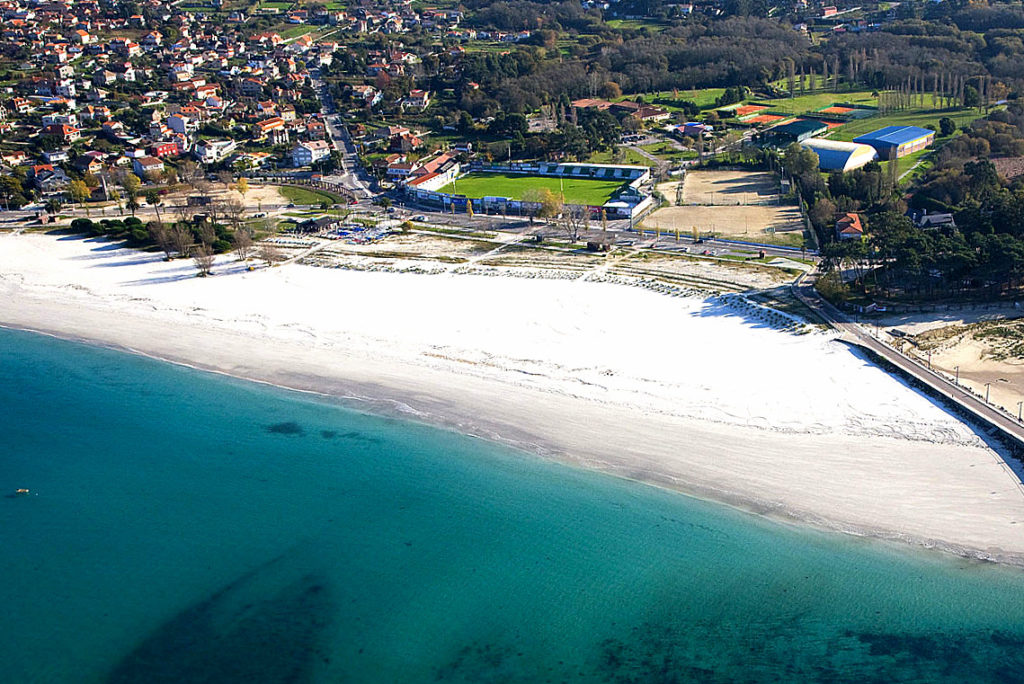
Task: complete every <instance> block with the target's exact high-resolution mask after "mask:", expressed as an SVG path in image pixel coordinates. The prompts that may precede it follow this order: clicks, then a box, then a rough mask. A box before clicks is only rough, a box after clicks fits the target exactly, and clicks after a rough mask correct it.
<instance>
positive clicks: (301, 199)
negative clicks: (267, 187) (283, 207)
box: [277, 185, 342, 204]
mask: <svg viewBox="0 0 1024 684" xmlns="http://www.w3.org/2000/svg"><path fill="white" fill-rule="evenodd" d="M277 192H278V193H279V194H280V195H281V196H282V197H284V198H285V199H286V200H288V201H289V202H294V203H295V204H320V203H321V202H328V203H330V204H337V203H338V202H341V201H342V198H341V197H340V196H338V195H335V194H334V193H331V192H324V191H323V190H311V189H308V188H298V187H295V186H292V185H280V186H278V188H277Z"/></svg>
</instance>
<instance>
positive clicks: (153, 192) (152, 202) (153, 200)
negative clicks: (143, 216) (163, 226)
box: [146, 188, 163, 223]
mask: <svg viewBox="0 0 1024 684" xmlns="http://www.w3.org/2000/svg"><path fill="white" fill-rule="evenodd" d="M162 203H163V200H162V199H160V192H159V191H157V189H156V188H151V189H149V190H147V191H146V204H148V205H149V206H151V207H153V209H155V210H156V220H157V223H160V222H161V219H160V205H161V204H162Z"/></svg>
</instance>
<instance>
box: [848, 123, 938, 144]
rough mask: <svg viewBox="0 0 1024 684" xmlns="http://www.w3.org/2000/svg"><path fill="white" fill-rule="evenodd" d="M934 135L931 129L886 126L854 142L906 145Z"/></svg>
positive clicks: (855, 139)
mask: <svg viewBox="0 0 1024 684" xmlns="http://www.w3.org/2000/svg"><path fill="white" fill-rule="evenodd" d="M934 134H935V131H933V130H931V129H928V128H918V127H917V126H886V127H885V128H879V129H878V130H877V131H872V132H871V133H865V134H864V135H862V136H860V137H857V138H854V139H853V142H855V143H863V144H865V145H903V144H904V143H908V142H913V141H914V140H917V139H919V138H923V137H925V136H926V135H934Z"/></svg>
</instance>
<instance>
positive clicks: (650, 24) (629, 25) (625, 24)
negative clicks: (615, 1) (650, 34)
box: [605, 19, 670, 32]
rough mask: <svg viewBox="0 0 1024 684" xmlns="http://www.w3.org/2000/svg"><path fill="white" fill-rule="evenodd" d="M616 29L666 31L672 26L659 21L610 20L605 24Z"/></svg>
mask: <svg viewBox="0 0 1024 684" xmlns="http://www.w3.org/2000/svg"><path fill="white" fill-rule="evenodd" d="M605 23H606V24H607V25H608V26H611V27H612V28H614V29H641V28H644V27H647V28H648V29H650V30H651V31H654V32H658V31H664V30H665V29H667V28H668V27H669V25H670V24H668V23H664V22H660V21H658V20H657V19H609V20H608V21H606V22H605Z"/></svg>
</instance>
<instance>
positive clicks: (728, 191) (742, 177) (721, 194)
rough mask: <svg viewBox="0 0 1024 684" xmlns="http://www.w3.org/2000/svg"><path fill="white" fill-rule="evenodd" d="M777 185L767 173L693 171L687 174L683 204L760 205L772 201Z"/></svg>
mask: <svg viewBox="0 0 1024 684" xmlns="http://www.w3.org/2000/svg"><path fill="white" fill-rule="evenodd" d="M778 194H779V183H778V181H777V180H775V177H774V176H773V175H772V174H770V173H764V172H751V171H694V172H692V173H688V174H686V180H685V181H684V184H683V203H684V204H712V205H716V206H731V205H736V204H761V203H765V202H771V201H774V200H775V199H776V198H777V197H778Z"/></svg>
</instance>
